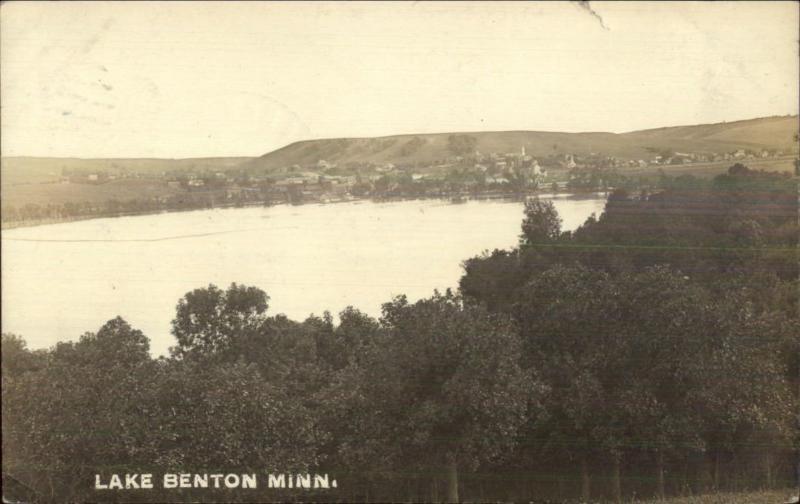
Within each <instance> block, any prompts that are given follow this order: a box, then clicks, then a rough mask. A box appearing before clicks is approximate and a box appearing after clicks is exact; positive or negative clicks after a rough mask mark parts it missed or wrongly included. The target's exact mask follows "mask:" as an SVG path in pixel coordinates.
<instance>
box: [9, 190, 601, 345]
mask: <svg viewBox="0 0 800 504" xmlns="http://www.w3.org/2000/svg"><path fill="white" fill-rule="evenodd" d="M552 199H553V202H554V203H555V206H556V208H557V209H558V211H559V214H560V215H561V217H562V219H563V221H564V224H563V228H564V229H574V228H576V227H577V226H578V225H580V224H581V223H582V222H583V221H584V220H585V219H586V217H588V216H589V215H590V214H591V213H593V212H594V213H597V214H598V215H599V214H600V213H601V212H602V210H603V207H604V204H605V199H604V198H598V197H593V198H582V199H578V198H571V197H568V196H556V197H553V198H552ZM521 220H522V203H521V202H510V201H469V202H467V203H462V204H452V203H449V202H445V201H439V200H419V201H399V202H386V203H375V202H368V201H359V202H350V203H337V204H328V205H302V206H287V205H281V206H274V207H269V208H260V207H259V208H255V207H250V208H241V209H215V210H202V211H194V212H183V213H168V214H159V215H145V216H135V217H118V218H112V219H95V220H86V221H78V222H69V223H62V224H53V225H47V226H39V227H33V228H21V229H12V230H8V231H3V232H2V294H3V302H2V329H3V332H13V333H16V334H19V335H21V336H23V337H24V338H25V340H26V341H27V342H28V345H29V347H30V348H44V347H49V346H51V345H53V344H54V343H55V342H57V341H62V340H75V339H77V338H78V337H79V336H80V335H81V334H83V333H84V332H86V331H96V330H97V329H98V328H99V327H100V326H101V325H102V324H103V323H104V322H105V321H107V320H109V319H111V318H113V317H115V316H117V315H121V316H122V317H123V318H125V319H126V320H127V321H128V322H129V323H130V324H131V325H132V326H133V327H135V328H137V329H141V330H142V331H144V333H145V334H146V335H147V336H148V337H149V338H150V341H151V349H152V353H153V354H154V355H159V354H166V353H167V349H168V347H169V346H171V345H173V344H174V339H173V337H172V336H171V335H170V333H169V329H170V321H171V320H172V318H173V316H174V313H175V306H176V304H177V302H178V299H180V298H181V297H182V296H183V295H184V294H185V293H186V292H188V291H190V290H192V289H195V288H198V287H205V286H207V285H208V284H209V283H213V284H216V285H217V286H219V287H222V288H224V287H227V286H228V285H230V283H231V282H237V283H241V284H246V285H253V286H256V287H259V288H261V289H263V290H265V291H266V292H267V294H269V296H270V298H271V299H270V303H269V304H270V308H269V313H272V314H275V313H285V314H286V315H288V316H289V317H290V318H293V319H297V320H301V319H304V318H305V317H306V316H308V315H309V314H311V313H315V314H318V315H319V314H322V312H323V311H324V310H330V311H331V312H332V313H334V314H336V313H338V312H339V311H341V310H342V309H344V308H345V307H347V306H348V305H353V306H355V307H357V308H359V309H360V310H362V311H365V312H367V313H369V314H371V315H374V316H378V315H379V314H380V305H381V303H384V302H386V301H389V300H390V299H391V298H392V297H393V296H395V295H398V294H406V295H408V297H409V299H410V300H412V301H413V300H416V299H419V298H421V297H425V296H429V295H431V294H432V292H433V290H434V289H435V288H438V289H440V290H444V289H445V288H447V287H453V288H455V287H457V286H458V280H459V278H460V277H461V274H462V269H461V262H462V261H464V260H465V259H468V258H470V257H472V256H475V255H477V254H479V253H481V251H483V250H493V249H495V248H507V247H512V246H514V245H515V244H516V242H517V239H518V235H519V233H520V223H521Z"/></svg>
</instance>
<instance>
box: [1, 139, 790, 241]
mask: <svg viewBox="0 0 800 504" xmlns="http://www.w3.org/2000/svg"><path fill="white" fill-rule="evenodd" d="M411 144H413V139H412V141H411V142H409V143H408V144H407V145H409V146H410V147H409V148H413V145H411ZM448 144H449V151H450V152H453V153H454V154H453V155H451V156H448V157H445V158H443V159H440V160H435V161H433V162H428V163H421V162H413V163H397V164H395V163H372V162H353V161H349V162H347V163H344V164H337V163H336V162H331V161H328V160H325V159H318V160H317V161H316V162H315V163H310V164H306V165H299V164H293V165H290V166H283V167H280V168H277V169H274V168H261V167H259V166H257V165H254V164H253V163H251V162H247V161H245V162H242V163H241V164H240V165H238V166H234V167H226V168H219V167H214V166H209V165H208V164H203V163H198V165H191V164H190V165H188V166H180V167H173V168H170V169H165V170H163V171H153V170H152V169H148V170H137V169H135V168H134V169H132V168H130V167H127V166H116V165H115V164H114V163H112V164H111V165H110V166H109V167H108V168H107V169H104V170H97V169H92V168H85V167H78V168H75V167H69V168H68V167H63V168H62V169H61V174H60V177H59V179H58V181H57V182H56V181H52V182H51V183H54V184H61V185H82V186H84V187H85V189H86V190H90V189H91V188H92V186H104V185H108V184H116V185H119V184H120V183H121V181H137V180H138V181H140V182H142V183H144V182H145V181H146V184H147V189H148V190H147V191H141V194H138V193H137V192H136V191H135V190H133V189H132V190H131V191H130V193H129V194H127V195H126V196H113V197H108V198H106V199H104V200H102V201H97V198H87V199H86V200H85V201H65V202H63V203H60V204H59V203H58V202H57V201H53V202H48V203H47V204H38V203H35V202H28V203H25V204H22V205H19V206H15V205H13V204H5V202H4V205H3V210H2V222H3V224H4V226H13V225H30V224H35V223H44V222H51V221H60V220H71V219H75V218H87V217H98V216H114V215H123V214H137V213H151V212H158V211H167V210H189V209H199V208H214V207H225V206H234V207H235V206H247V205H275V204H285V203H288V204H303V203H330V202H339V201H350V200H355V199H363V198H370V199H377V200H381V199H392V198H449V199H451V200H452V201H454V202H460V201H463V200H465V199H466V198H470V197H513V196H521V195H525V194H529V193H533V192H537V191H546V192H563V191H568V192H587V191H603V190H609V189H611V188H616V187H641V186H642V185H643V184H646V182H645V179H644V178H643V177H641V176H640V177H636V176H635V174H636V173H644V172H649V173H650V174H651V175H652V174H653V173H658V171H659V170H660V169H667V170H669V169H671V168H675V167H676V165H680V166H682V165H689V166H686V167H687V168H689V167H691V166H698V167H699V166H702V165H709V164H719V163H729V162H742V161H744V162H752V161H756V160H758V161H764V160H771V159H781V158H785V157H786V156H787V155H788V156H791V155H792V153H788V152H784V151H782V150H779V149H759V150H749V149H737V150H733V151H730V152H723V153H710V152H678V151H673V150H670V149H656V148H651V149H648V151H650V152H651V154H652V155H651V156H649V157H648V158H646V159H622V158H618V157H614V156H606V155H603V154H600V153H589V154H588V155H579V154H551V155H547V156H532V155H530V154H529V153H527V152H526V147H525V146H524V145H522V146H520V147H519V150H517V151H516V152H481V151H479V150H477V149H476V148H475V144H476V141H475V139H474V137H471V136H469V135H451V136H450V137H449V138H448ZM456 153H457V154H456ZM154 188H155V189H156V190H153V189H154Z"/></svg>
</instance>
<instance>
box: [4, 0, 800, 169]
mask: <svg viewBox="0 0 800 504" xmlns="http://www.w3.org/2000/svg"><path fill="white" fill-rule="evenodd" d="M588 7H589V8H587V7H586V4H585V3H584V4H583V5H582V4H580V3H577V2H542V3H537V2H509V3H504V2H498V3H488V2H486V3H484V2H468V3H456V2H442V3H436V2H408V3H395V2H391V3H377V2H376V3H367V2H345V3H328V2H313V3H300V2H285V3H281V2H265V3H258V2H226V3H217V2H164V3H149V2H130V3H125V2H9V3H4V4H3V5H2V7H0V104H1V105H2V107H1V109H0V110H1V115H2V117H1V118H0V123H1V124H0V128H1V129H0V136H1V137H2V138H0V140H1V141H2V144H1V145H2V155H3V156H19V155H30V156H58V157H87V158H88V157H165V158H179V157H202V156H257V155H261V154H264V153H266V152H269V151H271V150H274V149H276V148H279V147H282V146H284V145H287V144H289V143H291V142H294V141H298V140H305V139H310V138H331V137H353V136H382V135H392V134H401V133H434V132H454V131H500V130H539V131H572V132H577V131H612V132H625V131H632V130H637V129H645V128H654V127H661V126H672V125H683V124H699V123H712V122H721V121H732V120H737V119H747V118H753V117H763V116H770V115H785V114H796V113H797V111H798V74H799V73H800V68H798V25H799V23H800V20H799V19H798V4H797V3H796V2H686V3H680V2H652V3H651V2H591V3H590V4H589V6H588ZM592 11H594V12H592Z"/></svg>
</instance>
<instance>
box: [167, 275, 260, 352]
mask: <svg viewBox="0 0 800 504" xmlns="http://www.w3.org/2000/svg"><path fill="white" fill-rule="evenodd" d="M268 301H269V296H267V294H266V293H265V292H264V291H262V290H260V289H258V288H256V287H246V286H243V285H242V286H240V285H237V284H235V283H233V284H231V286H230V287H228V289H227V290H226V291H222V290H220V289H219V288H218V287H216V286H214V285H209V286H208V288H206V289H195V290H194V291H192V292H189V293H187V294H186V295H185V296H184V297H183V298H182V299H181V300H180V301H178V306H177V309H176V311H177V312H176V315H175V319H174V320H173V321H172V334H173V335H174V336H175V338H176V339H177V340H178V345H177V346H176V347H173V348H171V349H170V350H171V352H172V354H173V356H175V357H180V358H203V359H208V358H211V359H217V360H235V359H236V358H237V357H238V356H240V355H242V354H243V353H245V352H246V351H247V346H248V342H249V340H251V339H252V338H253V337H254V336H256V335H257V334H258V332H259V329H260V328H261V326H262V325H263V323H264V321H265V320H266V311H267V307H268V304H267V302H268Z"/></svg>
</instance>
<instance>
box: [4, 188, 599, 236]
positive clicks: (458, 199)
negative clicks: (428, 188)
mask: <svg viewBox="0 0 800 504" xmlns="http://www.w3.org/2000/svg"><path fill="white" fill-rule="evenodd" d="M612 190H613V189H607V190H603V191H586V192H575V191H570V192H558V193H554V192H551V191H545V192H537V191H531V192H527V193H521V194H520V193H515V194H508V193H482V194H470V195H464V194H453V195H442V196H413V197H412V196H407V197H406V196H389V197H381V198H374V197H366V198H357V197H350V198H343V199H335V200H328V201H303V202H299V203H290V202H281V203H274V204H264V202H253V203H250V204H242V205H235V204H227V205H224V204H223V205H214V206H212V207H207V208H186V209H172V210H157V211H145V212H123V213H117V214H111V215H85V216H78V217H63V218H55V219H40V220H32V221H14V222H3V223H2V224H0V231H10V230H12V229H22V228H33V227H39V226H49V225H52V224H65V223H69V222H79V221H86V220H94V219H116V218H118V217H141V216H145V215H159V214H167V213H184V212H196V211H198V210H214V209H218V208H252V207H264V208H269V207H273V206H279V205H290V206H303V205H333V204H337V203H352V202H356V201H362V202H363V201H370V202H373V203H389V202H400V201H419V200H448V201H450V202H451V203H453V204H454V205H456V204H460V203H466V202H468V201H486V200H510V201H514V200H519V201H522V200H523V199H524V198H528V197H531V196H539V195H542V196H547V197H553V196H567V197H570V196H573V197H574V196H592V195H600V194H605V195H606V196H607V195H608V193H609V192H611V191H612Z"/></svg>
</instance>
